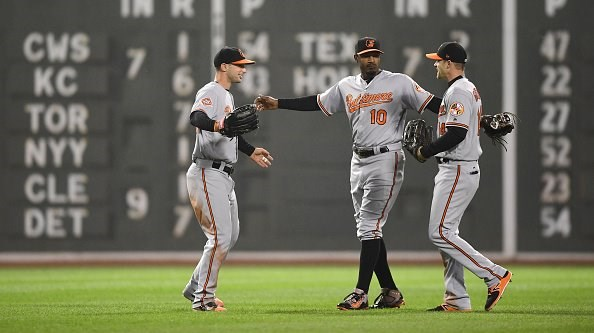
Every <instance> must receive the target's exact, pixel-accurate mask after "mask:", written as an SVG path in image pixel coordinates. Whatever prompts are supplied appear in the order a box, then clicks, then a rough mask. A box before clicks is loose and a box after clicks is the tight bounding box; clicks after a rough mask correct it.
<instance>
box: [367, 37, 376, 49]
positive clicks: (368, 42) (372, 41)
mask: <svg viewBox="0 0 594 333" xmlns="http://www.w3.org/2000/svg"><path fill="white" fill-rule="evenodd" d="M365 46H367V47H368V48H372V47H374V46H375V40H373V39H368V40H366V41H365Z"/></svg>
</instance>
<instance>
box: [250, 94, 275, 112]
mask: <svg viewBox="0 0 594 333" xmlns="http://www.w3.org/2000/svg"><path fill="white" fill-rule="evenodd" d="M254 104H256V109H258V111H264V110H275V109H278V99H276V98H274V97H272V96H262V95H259V96H258V97H256V99H255V100H254Z"/></svg>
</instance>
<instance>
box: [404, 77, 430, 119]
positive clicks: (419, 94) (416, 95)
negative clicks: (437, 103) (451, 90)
mask: <svg viewBox="0 0 594 333" xmlns="http://www.w3.org/2000/svg"><path fill="white" fill-rule="evenodd" d="M402 76H403V77H404V80H405V90H404V96H403V101H404V102H405V104H406V106H407V107H408V108H410V109H413V110H416V111H417V112H418V113H423V110H425V108H426V107H427V104H429V102H430V101H431V99H432V98H433V94H432V93H430V92H428V91H426V90H425V89H423V88H421V86H419V85H418V84H417V83H416V82H415V80H413V79H412V78H411V77H409V76H408V75H402Z"/></svg>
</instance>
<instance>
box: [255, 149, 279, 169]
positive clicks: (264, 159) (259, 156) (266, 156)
mask: <svg viewBox="0 0 594 333" xmlns="http://www.w3.org/2000/svg"><path fill="white" fill-rule="evenodd" d="M250 158H251V159H252V161H254V162H256V164H258V165H259V166H260V167H262V168H268V167H269V166H271V165H272V160H274V158H272V155H270V153H269V152H268V151H267V150H266V149H264V148H256V150H254V152H253V153H252V155H250Z"/></svg>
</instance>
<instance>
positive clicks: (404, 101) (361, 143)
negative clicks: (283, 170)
mask: <svg viewBox="0 0 594 333" xmlns="http://www.w3.org/2000/svg"><path fill="white" fill-rule="evenodd" d="M432 98H433V95H432V94H430V93H429V92H427V91H425V90H423V89H422V88H421V87H419V85H417V84H416V83H415V81H414V80H412V79H411V78H410V77H408V76H407V75H404V74H399V73H391V72H389V71H386V70H382V71H381V72H380V73H378V75H376V76H375V77H374V78H373V80H371V82H370V83H369V84H368V83H367V82H366V81H365V80H363V78H362V77H361V75H357V76H349V77H346V78H344V79H342V80H341V81H339V82H338V83H337V84H335V85H334V86H332V87H330V88H329V89H328V90H326V91H325V92H324V93H322V94H319V95H318V105H319V106H320V108H321V109H322V111H323V112H324V113H325V114H326V115H327V116H330V115H332V114H335V113H336V112H346V114H347V116H348V119H349V122H350V125H351V129H352V140H353V146H354V147H356V148H366V149H370V150H372V151H373V152H374V154H373V155H372V156H366V157H365V156H360V155H358V154H357V153H355V152H353V157H352V159H351V177H350V183H351V196H352V199H353V207H354V209H355V214H354V215H355V222H356V224H357V237H358V238H359V239H360V240H370V239H377V238H382V237H383V234H382V228H383V226H384V224H385V222H386V220H387V218H388V213H389V212H390V210H391V209H392V206H393V205H394V202H395V200H396V197H397V196H398V192H399V191H400V187H401V185H402V179H403V177H404V162H405V157H404V152H403V151H402V145H401V141H402V136H403V132H404V122H405V113H406V110H415V111H417V112H422V111H423V110H424V108H425V106H426V105H427V103H429V101H431V99H432Z"/></svg>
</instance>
